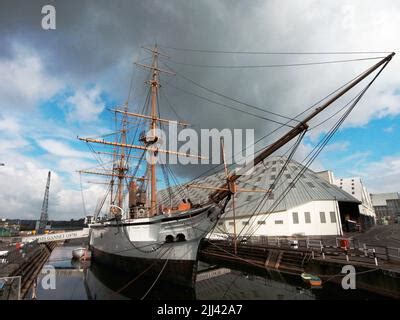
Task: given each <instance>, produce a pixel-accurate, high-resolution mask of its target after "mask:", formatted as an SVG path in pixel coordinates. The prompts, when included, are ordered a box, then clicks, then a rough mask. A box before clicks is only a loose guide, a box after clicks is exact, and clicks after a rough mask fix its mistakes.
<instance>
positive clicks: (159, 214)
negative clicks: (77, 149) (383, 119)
mask: <svg viewBox="0 0 400 320" xmlns="http://www.w3.org/2000/svg"><path fill="white" fill-rule="evenodd" d="M145 49H146V50H147V51H149V52H151V53H152V63H151V65H145V64H140V63H136V65H137V66H138V67H140V68H143V69H145V70H147V71H149V73H150V79H149V80H148V81H147V82H146V84H147V85H148V87H149V91H148V95H147V98H146V102H145V105H144V107H143V110H142V112H140V113H138V112H131V111H130V110H129V105H128V102H126V103H125V104H124V106H123V108H122V109H121V108H115V109H112V112H114V116H115V119H116V132H114V133H113V135H114V136H115V139H114V141H106V140H105V139H102V138H79V139H80V140H82V141H84V142H86V143H88V145H90V148H91V149H92V150H93V151H94V152H95V154H96V155H99V154H104V155H108V156H111V157H112V161H111V164H112V168H111V169H108V170H107V168H106V167H105V163H103V162H102V161H100V164H101V166H102V167H103V169H104V170H102V171H99V170H82V171H81V172H80V173H81V174H96V175H101V176H105V177H109V178H110V182H109V184H108V190H107V193H106V197H104V198H103V199H102V201H101V205H100V206H99V208H98V210H97V212H96V219H95V220H96V221H95V222H94V223H93V224H91V225H90V229H91V233H90V247H91V249H92V250H93V259H94V260H98V261H100V262H103V263H106V264H109V265H112V266H114V267H117V268H119V269H123V270H125V271H129V272H132V271H134V272H140V271H142V270H143V269H146V270H147V269H149V270H150V272H151V273H153V274H154V275H157V278H158V277H159V275H160V274H161V273H163V275H164V276H165V278H166V279H168V280H169V281H172V282H176V283H179V284H184V285H193V282H194V274H195V269H196V265H197V264H196V263H197V252H198V246H199V243H200V241H201V239H202V238H203V237H205V236H206V235H207V234H208V233H209V232H210V231H211V230H213V229H214V228H215V227H216V224H217V221H218V219H219V217H221V216H222V215H223V214H224V212H225V209H226V207H227V205H228V204H229V203H230V202H232V201H234V195H235V193H236V192H246V190H245V189H244V188H239V187H238V186H237V183H238V181H239V180H240V178H241V177H242V176H243V175H245V174H246V173H248V172H249V171H251V169H252V167H254V166H256V165H257V164H259V163H261V162H263V161H264V159H266V158H267V157H269V156H270V155H272V154H273V153H274V152H276V151H277V150H279V149H280V148H282V147H283V146H285V145H287V144H289V143H291V142H293V141H295V140H296V139H297V140H296V141H295V143H294V147H293V149H292V151H291V153H290V157H291V156H292V155H293V153H294V151H295V149H296V148H297V146H298V145H299V143H300V141H301V139H302V138H303V137H304V135H305V133H306V132H307V130H309V122H310V121H311V120H312V119H314V118H315V117H316V116H317V115H319V114H321V113H322V112H323V111H324V110H325V109H327V108H328V107H329V106H330V105H332V104H333V103H334V102H335V101H337V100H338V99H339V98H340V97H342V96H343V95H345V94H346V93H347V92H349V91H350V90H351V89H352V88H354V87H355V86H357V85H358V84H359V83H360V82H362V81H363V80H364V79H366V78H367V77H369V76H370V75H371V74H373V73H374V72H375V71H377V72H376V74H375V75H374V77H373V79H372V80H371V81H370V82H369V83H368V85H367V86H366V87H365V88H364V89H363V90H362V91H361V92H360V94H359V95H357V96H356V97H355V98H354V99H352V101H351V105H350V107H349V108H348V109H347V110H346V113H345V115H346V116H347V115H348V114H349V113H350V112H351V110H353V108H354V107H355V105H356V104H357V103H358V102H359V101H360V99H361V98H362V97H363V96H364V94H365V92H366V91H367V90H368V89H369V87H370V86H371V85H372V83H373V82H374V81H375V80H376V78H377V77H378V76H379V75H380V73H381V72H382V71H383V69H384V68H385V67H386V66H387V64H388V63H389V62H390V60H391V59H392V57H393V56H394V53H390V54H389V55H387V56H385V57H383V58H381V59H379V62H377V63H376V64H374V65H373V66H372V67H370V68H369V69H368V70H366V71H365V72H363V73H362V74H360V75H359V76H357V77H356V78H354V79H352V80H351V81H349V82H348V83H346V84H345V85H344V86H342V87H340V88H339V89H337V90H336V91H335V92H334V93H333V94H331V95H329V96H328V98H327V99H324V100H323V101H322V102H321V103H320V104H318V105H317V106H316V107H315V106H312V107H311V108H309V109H307V110H306V111H305V112H307V111H308V115H304V113H305V112H303V113H302V114H300V116H303V117H302V119H301V120H299V119H298V117H295V118H291V117H285V116H282V115H279V114H277V113H273V112H270V113H271V114H273V115H275V116H279V117H280V118H282V119H283V120H279V121H278V120H272V119H268V120H271V121H274V122H276V123H278V124H280V125H281V126H283V127H288V128H289V130H288V132H286V133H285V134H283V135H282V136H281V137H280V138H279V139H277V140H276V141H275V142H273V143H272V144H270V145H268V146H267V147H263V148H261V150H259V152H258V153H257V155H256V156H255V157H254V161H253V162H252V163H251V164H249V165H246V166H244V167H242V168H240V169H239V170H235V171H232V172H228V169H227V166H226V163H225V156H224V150H222V154H223V158H224V161H223V165H224V168H225V170H224V171H225V179H224V180H225V181H221V185H220V186H219V187H216V188H211V187H210V186H208V185H206V184H204V183H200V184H194V183H192V184H191V183H188V184H187V185H186V186H187V187H188V188H189V189H190V188H204V189H210V195H209V198H208V199H204V201H203V202H202V203H196V204H193V203H191V202H190V200H189V201H187V200H186V199H184V201H183V203H181V204H179V206H176V205H174V203H176V201H175V202H174V201H172V198H175V199H176V198H178V199H179V200H181V199H182V198H188V197H187V196H185V195H186V194H187V192H188V190H187V189H185V188H180V189H179V188H178V189H179V192H178V194H172V193H170V199H169V201H168V202H167V203H165V202H161V201H160V200H159V199H158V188H157V182H158V180H159V179H158V177H160V176H162V175H163V176H164V179H165V184H164V187H166V188H167V189H168V190H171V188H170V185H171V183H170V179H172V180H173V181H174V184H175V185H178V186H179V183H178V182H177V178H176V176H175V175H174V174H173V172H172V170H171V169H170V168H169V167H168V165H167V164H162V163H161V164H158V163H157V158H158V156H159V154H160V153H161V154H173V155H176V156H180V157H194V158H197V159H201V158H204V156H203V155H201V154H191V153H183V152H177V151H173V150H168V149H164V148H162V147H160V142H162V141H160V140H161V136H160V135H159V134H158V131H157V130H158V128H159V127H160V126H162V125H165V124H168V125H170V124H175V125H177V126H181V127H187V126H188V124H187V123H186V122H182V121H180V120H179V119H176V120H168V119H164V118H161V116H160V110H159V99H158V98H159V89H160V86H161V84H160V74H166V75H170V76H173V75H178V76H179V77H181V78H183V79H185V80H186V81H188V82H190V83H193V84H195V85H197V86H200V87H202V88H203V89H207V90H210V91H212V92H213V93H215V94H219V95H221V94H220V93H218V92H217V91H215V90H213V89H209V88H207V87H205V86H203V85H201V84H198V83H197V82H195V81H193V80H191V79H190V78H188V77H187V76H185V75H183V74H181V73H178V72H176V71H175V70H173V68H171V67H170V66H169V64H168V63H165V64H163V65H165V66H166V67H167V68H165V69H164V68H160V67H159V59H160V58H162V57H165V58H168V57H167V56H166V55H165V54H164V53H161V52H160V51H159V48H158V47H157V46H154V48H147V47H146V48H145ZM374 59H376V58H374ZM354 60H356V59H354ZM354 60H353V61H354ZM359 60H360V59H359ZM363 60H365V59H363ZM171 61H172V62H174V61H173V60H171ZM348 61H349V60H346V62H348ZM337 62H343V61H341V60H339V61H337ZM175 63H176V61H175ZM324 63H329V62H327V61H325V62H324ZM194 66H195V67H209V66H205V65H194ZM214 67H215V66H214ZM219 67H226V66H219ZM240 67H241V68H242V67H252V66H240ZM262 67H265V68H266V67H271V66H262ZM225 97H226V96H225ZM228 98H229V97H228ZM128 100H129V98H128ZM234 100H235V101H236V102H240V103H243V102H241V101H238V100H237V99H234ZM247 106H248V107H251V108H253V109H257V107H255V106H251V105H249V104H247ZM263 111H264V112H266V110H263ZM146 112H148V113H147V114H146ZM247 113H248V114H250V115H252V116H254V114H252V113H250V112H247ZM118 116H119V117H121V118H120V121H119V122H117V118H118ZM130 118H134V119H135V121H136V122H134V124H135V126H134V127H133V130H131V129H132V127H131V126H130V125H131V124H132V122H131V121H130V120H129V119H130ZM344 119H345V117H344V118H343V120H341V122H340V123H339V124H338V126H340V124H341V123H342V122H343V121H344ZM293 122H295V124H293ZM338 126H337V127H335V130H333V131H332V132H329V135H331V134H334V132H336V130H337V128H338ZM140 127H142V130H140ZM143 128H144V129H143ZM130 131H133V132H134V134H133V136H131V137H129V136H128V133H129V132H130ZM107 136H109V134H108V135H107ZM328 137H329V136H328ZM327 141H329V139H328V140H327ZM327 141H325V142H323V143H322V144H321V146H322V147H323V146H324V145H326V143H327ZM92 145H102V146H106V147H112V150H111V151H107V150H106V151H104V150H103V151H95V150H94V148H93V147H92ZM135 152H137V153H135ZM316 155H318V153H317V154H316ZM311 158H314V159H315V155H312V156H311ZM133 160H135V161H136V165H134V166H131V163H132V162H133ZM197 181H198V179H197ZM258 191H259V192H263V193H265V196H266V197H267V196H268V194H269V193H270V192H271V191H272V189H271V188H266V189H262V190H258ZM252 192H255V190H252ZM127 195H128V196H129V201H128V207H129V210H124V208H125V207H126V205H125V203H126V200H128V199H127V197H126V196H127ZM283 196H284V195H283ZM107 197H108V198H109V201H110V205H109V216H107V217H106V218H105V219H100V220H99V219H98V217H97V216H98V215H99V212H100V210H101V207H103V205H104V203H105V201H106V198H107ZM232 199H233V200H232ZM231 200H232V201H231ZM232 205H233V210H234V203H233V204H232ZM236 236H237V235H236V231H235V241H234V244H236ZM161 248H163V249H161ZM160 261H161V262H162V263H161V264H158V262H160Z"/></svg>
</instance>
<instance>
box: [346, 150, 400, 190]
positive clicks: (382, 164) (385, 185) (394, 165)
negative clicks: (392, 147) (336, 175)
mask: <svg viewBox="0 0 400 320" xmlns="http://www.w3.org/2000/svg"><path fill="white" fill-rule="evenodd" d="M353 173H354V175H355V176H359V177H361V178H362V179H363V181H364V183H365V184H366V186H367V187H368V190H369V191H370V192H377V193H379V192H399V191H400V156H389V157H383V158H382V159H380V160H379V161H374V162H370V163H365V164H364V165H362V166H361V167H360V168H359V169H356V170H353Z"/></svg>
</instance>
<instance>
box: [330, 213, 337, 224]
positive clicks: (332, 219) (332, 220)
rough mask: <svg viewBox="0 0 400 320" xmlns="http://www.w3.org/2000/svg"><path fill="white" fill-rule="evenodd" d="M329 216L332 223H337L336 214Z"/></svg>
mask: <svg viewBox="0 0 400 320" xmlns="http://www.w3.org/2000/svg"><path fill="white" fill-rule="evenodd" d="M329 214H330V215H331V222H332V223H336V212H329Z"/></svg>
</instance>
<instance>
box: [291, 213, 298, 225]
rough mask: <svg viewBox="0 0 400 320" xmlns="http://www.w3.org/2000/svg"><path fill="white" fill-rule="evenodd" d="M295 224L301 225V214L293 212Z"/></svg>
mask: <svg viewBox="0 0 400 320" xmlns="http://www.w3.org/2000/svg"><path fill="white" fill-rule="evenodd" d="M292 216H293V224H299V214H298V213H297V212H292Z"/></svg>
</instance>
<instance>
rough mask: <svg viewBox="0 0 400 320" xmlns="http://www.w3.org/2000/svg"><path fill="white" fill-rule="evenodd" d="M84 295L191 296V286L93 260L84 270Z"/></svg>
mask: <svg viewBox="0 0 400 320" xmlns="http://www.w3.org/2000/svg"><path fill="white" fill-rule="evenodd" d="M85 283H86V285H85V287H86V289H87V296H88V298H89V299H93V300H114V299H133V300H139V299H141V300H143V299H149V300H166V299H172V300H194V299H196V295H195V290H194V288H189V287H181V286H176V285H173V284H171V283H165V282H162V281H156V279H155V278H150V277H146V276H144V275H140V274H137V275H135V274H125V273H121V272H119V271H115V270H111V269H109V268H107V267H105V266H103V265H99V264H96V263H92V264H91V266H90V268H87V269H86V270H85Z"/></svg>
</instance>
